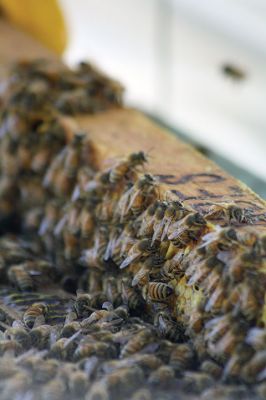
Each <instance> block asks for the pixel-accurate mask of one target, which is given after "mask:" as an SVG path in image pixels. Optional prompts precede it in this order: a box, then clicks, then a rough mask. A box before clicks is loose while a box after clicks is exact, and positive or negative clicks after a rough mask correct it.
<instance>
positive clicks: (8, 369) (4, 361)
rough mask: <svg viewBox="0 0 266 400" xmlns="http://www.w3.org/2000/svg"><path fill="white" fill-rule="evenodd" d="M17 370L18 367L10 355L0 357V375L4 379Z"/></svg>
mask: <svg viewBox="0 0 266 400" xmlns="http://www.w3.org/2000/svg"><path fill="white" fill-rule="evenodd" d="M17 372H19V368H18V366H17V365H16V363H15V361H14V359H13V358H11V357H8V358H7V357H2V358H1V360H0V376H1V379H3V380H6V379H9V378H10V377H12V376H13V375H15V374H16V373H17Z"/></svg>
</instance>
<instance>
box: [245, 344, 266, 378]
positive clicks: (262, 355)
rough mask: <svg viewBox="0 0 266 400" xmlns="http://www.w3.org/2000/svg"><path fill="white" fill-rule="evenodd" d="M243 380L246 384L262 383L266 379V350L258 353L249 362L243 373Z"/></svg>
mask: <svg viewBox="0 0 266 400" xmlns="http://www.w3.org/2000/svg"><path fill="white" fill-rule="evenodd" d="M241 378H242V379H243V380H244V381H245V382H250V383H252V382H262V381H264V380H265V378H266V350H265V349H264V350H263V351H258V352H256V353H255V354H254V356H253V357H252V358H251V360H250V361H249V362H247V363H246V364H245V365H244V366H243V368H242V371H241Z"/></svg>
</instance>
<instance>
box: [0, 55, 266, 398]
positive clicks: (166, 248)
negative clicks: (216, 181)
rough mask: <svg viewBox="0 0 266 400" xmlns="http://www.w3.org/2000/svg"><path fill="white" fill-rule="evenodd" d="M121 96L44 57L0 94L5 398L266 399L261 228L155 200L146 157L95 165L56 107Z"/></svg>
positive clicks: (226, 210)
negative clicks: (56, 68) (61, 69)
mask: <svg viewBox="0 0 266 400" xmlns="http://www.w3.org/2000/svg"><path fill="white" fill-rule="evenodd" d="M96 78H97V79H98V80H100V83H101V84H99V82H98V80H97V79H96ZM95 81H96V83H97V84H96V83H95ZM25 82H26V84H25ZM94 85H95V87H96V88H97V90H96V89H95V87H94ZM89 87H92V88H94V89H95V90H96V94H95V90H92V93H91V92H90V91H89V89H88V88H89ZM110 91H111V93H112V96H110ZM76 92H78V93H80V92H82V93H83V94H82V96H83V97H84V93H86V95H87V96H88V97H87V98H86V101H90V102H91V104H92V105H91V106H90V107H91V108H90V107H89V106H88V104H87V103H86V101H85V100H84V99H83V100H84V101H85V103H86V106H85V105H84V108H83V106H81V105H80V104H81V103H79V101H77V103H76V100H77V99H76V97H75V95H76ZM70 93H72V94H71V95H70ZM72 95H73V96H72ZM118 95H120V89H119V90H118V87H116V86H113V83H112V82H111V81H109V80H101V79H100V78H99V76H98V75H97V76H96V77H95V75H94V72H93V71H92V70H91V68H90V66H88V65H87V64H81V66H80V69H79V70H78V71H77V72H76V73H73V72H69V71H64V72H63V73H62V74H61V75H60V74H58V72H57V73H55V71H54V70H52V71H51V70H50V69H49V68H48V66H45V67H44V66H43V63H39V62H34V63H20V64H19V65H17V66H15V68H14V70H13V72H12V74H11V76H10V78H9V80H8V81H7V83H6V87H5V88H4V89H3V93H2V94H1V101H2V105H3V107H2V108H3V112H2V116H1V125H0V133H1V159H0V164H1V181H0V191H1V197H0V216H1V229H2V235H3V236H2V237H1V238H0V278H1V281H0V283H1V287H0V296H1V301H0V354H1V356H2V358H1V360H0V392H1V395H0V396H1V399H2V398H3V399H11V398H18V399H24V398H25V399H28V398H34V399H35V398H36V399H43V400H44V399H48V400H49V399H55V400H57V399H68V398H69V399H74V398H77V399H86V400H108V399H111V400H112V399H124V398H125V397H126V396H127V397H128V398H130V399H132V400H133V399H134V400H149V399H152V398H155V399H169V400H170V399H175V398H176V396H178V398H179V397H180V398H184V399H192V398H201V399H202V400H209V399H213V398H217V399H227V398H231V399H235V398H243V399H244V398H246V399H249V398H255V399H258V400H261V399H264V398H266V327H265V326H266V305H265V284H266V269H265V260H266V235H265V230H263V227H262V228H261V227H260V228H258V229H257V230H255V228H254V227H252V226H249V225H250V224H249V219H248V216H247V214H246V212H245V210H242V209H241V208H240V207H238V206H237V205H236V204H229V203H221V204H218V205H213V206H212V207H210V209H209V210H208V211H207V212H206V214H205V215H203V214H201V213H199V212H196V211H195V210H193V209H191V208H189V207H187V206H185V205H184V204H183V203H182V202H181V201H179V199H176V198H167V196H163V194H162V193H161V188H160V185H159V184H158V181H157V180H156V179H155V178H154V177H153V176H152V175H150V174H149V173H147V171H146V168H145V165H146V163H147V156H146V154H145V153H144V152H142V151H140V152H138V153H132V154H130V155H128V156H127V157H126V158H124V159H122V160H116V161H115V162H114V164H113V166H111V167H110V168H108V169H106V170H101V169H100V168H98V167H97V163H96V162H95V154H94V149H93V143H91V142H90V140H89V139H88V136H87V135H85V134H83V133H80V132H75V131H74V128H73V126H72V125H70V124H69V123H67V122H66V120H65V119H64V118H63V116H62V113H66V114H73V113H75V112H92V111H93V112H94V111H98V110H101V109H105V108H106V107H107V106H108V107H109V106H110V104H119V102H120V100H119V101H118V97H117V96H118ZM68 96H69V97H68ZM85 97H86V96H85ZM66 98H67V100H68V101H67V102H66V103H64V101H65V100H66ZM69 102H70V103H71V107H70V106H69V104H70V103H69ZM72 102H73V103H72ZM85 103H84V104H85ZM62 104H64V107H62ZM82 104H83V103H82ZM66 105H67V106H66ZM76 107H77V108H76ZM86 107H87V108H86ZM69 131H71V135H70V134H69ZM72 131H73V132H72ZM69 136H72V140H71V141H70V142H69V141H67V137H69ZM162 197H165V199H163V198H162ZM219 221H222V223H219Z"/></svg>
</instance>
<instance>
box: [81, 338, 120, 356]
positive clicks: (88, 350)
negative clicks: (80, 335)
mask: <svg viewBox="0 0 266 400" xmlns="http://www.w3.org/2000/svg"><path fill="white" fill-rule="evenodd" d="M116 355H117V351H116V349H115V347H114V346H113V345H112V344H111V343H105V342H101V341H89V340H84V341H81V342H79V344H78V347H77V348H76V350H75V353H74V356H73V357H74V360H76V361H77V360H81V359H83V358H86V357H91V356H96V357H101V358H112V357H116Z"/></svg>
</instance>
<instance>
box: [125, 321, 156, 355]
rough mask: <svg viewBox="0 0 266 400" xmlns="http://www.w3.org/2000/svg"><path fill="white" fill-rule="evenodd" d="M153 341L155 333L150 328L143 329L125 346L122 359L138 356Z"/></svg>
mask: <svg viewBox="0 0 266 400" xmlns="http://www.w3.org/2000/svg"><path fill="white" fill-rule="evenodd" d="M153 340H154V334H153V332H152V331H151V330H150V329H148V328H144V329H142V330H141V331H140V332H138V333H136V334H135V335H134V336H133V337H132V338H131V339H129V341H128V342H127V343H126V344H125V345H124V347H123V348H122V350H121V352H120V358H125V357H129V356H131V355H132V354H136V353H137V352H139V351H140V350H142V349H143V348H144V347H146V346H147V345H148V344H150V343H151V342H152V341H153Z"/></svg>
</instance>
